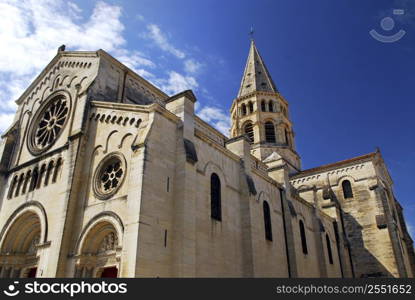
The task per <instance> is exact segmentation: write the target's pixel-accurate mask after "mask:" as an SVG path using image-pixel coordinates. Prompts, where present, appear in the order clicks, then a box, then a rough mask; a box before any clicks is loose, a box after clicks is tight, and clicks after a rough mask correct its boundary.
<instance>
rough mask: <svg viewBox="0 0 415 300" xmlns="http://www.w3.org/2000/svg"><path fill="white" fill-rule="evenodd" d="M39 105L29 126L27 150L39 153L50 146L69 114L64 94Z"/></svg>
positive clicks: (60, 131)
mask: <svg viewBox="0 0 415 300" xmlns="http://www.w3.org/2000/svg"><path fill="white" fill-rule="evenodd" d="M45 103H46V104H45V105H43V106H42V107H40V109H39V112H38V113H37V115H36V116H35V118H34V119H33V122H32V126H31V134H30V137H29V150H30V151H31V152H32V153H33V154H40V153H42V152H44V151H46V150H47V149H48V148H50V147H51V146H52V145H53V144H54V143H55V142H56V140H57V139H58V137H59V135H60V134H61V133H62V130H63V128H64V127H65V125H66V121H67V119H68V115H69V103H68V100H67V98H66V97H65V96H63V95H58V96H55V97H53V98H52V99H51V100H49V101H47V102H45Z"/></svg>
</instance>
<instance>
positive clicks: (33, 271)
mask: <svg viewBox="0 0 415 300" xmlns="http://www.w3.org/2000/svg"><path fill="white" fill-rule="evenodd" d="M36 272H37V268H30V269H29V272H28V273H27V278H36Z"/></svg>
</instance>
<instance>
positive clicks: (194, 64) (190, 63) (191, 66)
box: [184, 59, 203, 73]
mask: <svg viewBox="0 0 415 300" xmlns="http://www.w3.org/2000/svg"><path fill="white" fill-rule="evenodd" d="M202 67H203V64H201V63H200V62H198V61H196V60H194V59H186V60H185V61H184V70H185V71H186V72H187V73H198V72H199V71H200V69H201V68H202Z"/></svg>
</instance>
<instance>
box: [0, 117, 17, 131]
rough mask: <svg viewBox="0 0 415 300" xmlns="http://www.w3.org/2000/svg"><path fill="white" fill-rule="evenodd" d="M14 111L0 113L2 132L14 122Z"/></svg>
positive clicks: (0, 128) (0, 129)
mask: <svg viewBox="0 0 415 300" xmlns="http://www.w3.org/2000/svg"><path fill="white" fill-rule="evenodd" d="M13 118H14V113H0V132H3V131H4V130H6V129H7V128H8V127H9V126H10V125H11V124H12V122H13Z"/></svg>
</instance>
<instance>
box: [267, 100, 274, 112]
mask: <svg viewBox="0 0 415 300" xmlns="http://www.w3.org/2000/svg"><path fill="white" fill-rule="evenodd" d="M268 111H270V112H273V111H274V104H273V102H272V100H270V101H269V102H268Z"/></svg>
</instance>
